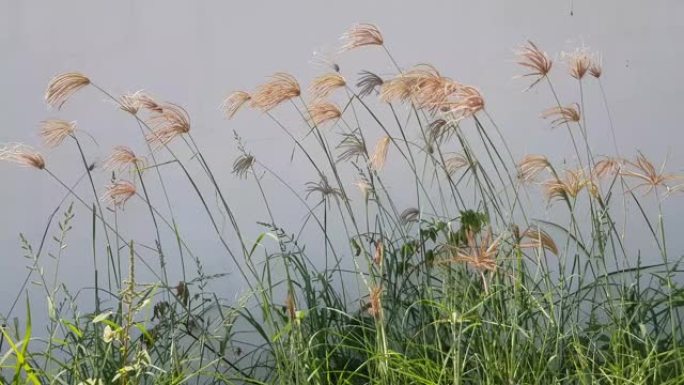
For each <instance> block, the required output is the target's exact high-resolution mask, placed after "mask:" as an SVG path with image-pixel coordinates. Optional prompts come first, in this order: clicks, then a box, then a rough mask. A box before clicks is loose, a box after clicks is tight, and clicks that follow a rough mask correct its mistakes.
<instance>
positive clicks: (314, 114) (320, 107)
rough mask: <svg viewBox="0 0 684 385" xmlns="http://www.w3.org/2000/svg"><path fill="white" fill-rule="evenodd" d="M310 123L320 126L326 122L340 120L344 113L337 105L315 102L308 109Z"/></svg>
mask: <svg viewBox="0 0 684 385" xmlns="http://www.w3.org/2000/svg"><path fill="white" fill-rule="evenodd" d="M308 109H309V122H310V123H311V124H313V125H314V126H320V125H321V124H323V123H325V122H329V121H331V120H335V119H338V118H339V117H340V116H342V111H340V109H339V107H337V106H336V105H335V104H333V103H330V102H325V101H316V102H313V103H312V104H311V105H309V107H308Z"/></svg>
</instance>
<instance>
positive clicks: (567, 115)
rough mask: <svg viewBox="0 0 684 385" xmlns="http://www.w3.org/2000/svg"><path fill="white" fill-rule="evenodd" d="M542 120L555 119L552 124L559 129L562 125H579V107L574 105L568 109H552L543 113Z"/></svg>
mask: <svg viewBox="0 0 684 385" xmlns="http://www.w3.org/2000/svg"><path fill="white" fill-rule="evenodd" d="M541 116H542V118H544V119H547V118H553V120H552V121H551V124H552V125H553V127H558V126H560V125H562V124H570V123H579V121H580V112H579V105H578V104H577V103H573V104H571V105H569V106H567V107H551V108H549V109H547V110H546V111H544V112H543V113H542V115H541Z"/></svg>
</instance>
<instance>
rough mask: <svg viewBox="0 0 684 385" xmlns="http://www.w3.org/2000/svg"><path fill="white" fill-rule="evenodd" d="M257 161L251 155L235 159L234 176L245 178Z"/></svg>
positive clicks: (243, 155)
mask: <svg viewBox="0 0 684 385" xmlns="http://www.w3.org/2000/svg"><path fill="white" fill-rule="evenodd" d="M254 162H255V159H254V156H252V155H250V154H242V155H240V156H238V157H237V159H235V162H233V174H235V175H237V176H238V177H240V178H245V177H246V176H247V174H248V173H249V170H251V169H252V166H253V165H254Z"/></svg>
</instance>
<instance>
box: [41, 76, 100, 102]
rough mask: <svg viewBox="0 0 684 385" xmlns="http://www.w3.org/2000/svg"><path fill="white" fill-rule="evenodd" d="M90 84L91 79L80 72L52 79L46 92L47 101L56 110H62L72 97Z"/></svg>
mask: <svg viewBox="0 0 684 385" xmlns="http://www.w3.org/2000/svg"><path fill="white" fill-rule="evenodd" d="M88 84H90V79H88V78H87V77H86V76H85V75H83V74H80V73H78V72H67V73H63V74H59V75H57V76H55V77H54V78H52V80H50V82H49V83H48V87H47V90H46V91H45V101H46V102H47V104H48V105H49V106H50V107H52V108H56V109H60V108H62V106H63V105H64V103H66V101H67V100H68V99H69V97H70V96H71V95H73V94H74V93H76V92H77V91H78V90H80V89H81V88H83V87H85V86H87V85H88Z"/></svg>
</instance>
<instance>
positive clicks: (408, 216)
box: [399, 207, 420, 225]
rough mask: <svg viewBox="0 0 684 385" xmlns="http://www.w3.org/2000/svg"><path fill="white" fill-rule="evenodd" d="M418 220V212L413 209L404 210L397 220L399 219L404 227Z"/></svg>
mask: <svg viewBox="0 0 684 385" xmlns="http://www.w3.org/2000/svg"><path fill="white" fill-rule="evenodd" d="M419 218H420V210H418V209H417V208H415V207H409V208H407V209H406V210H404V211H402V212H401V214H400V215H399V219H401V222H402V223H403V224H405V225H406V224H409V223H411V222H418V219H419Z"/></svg>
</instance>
